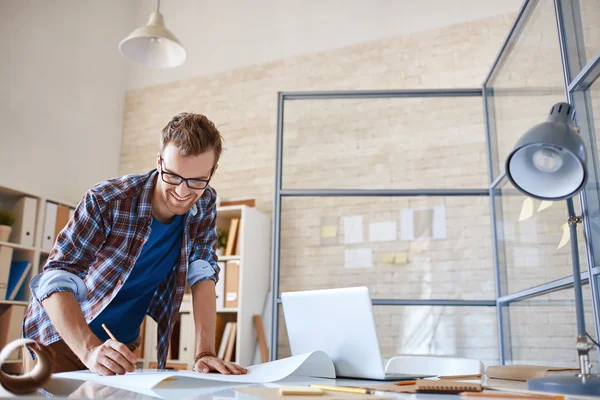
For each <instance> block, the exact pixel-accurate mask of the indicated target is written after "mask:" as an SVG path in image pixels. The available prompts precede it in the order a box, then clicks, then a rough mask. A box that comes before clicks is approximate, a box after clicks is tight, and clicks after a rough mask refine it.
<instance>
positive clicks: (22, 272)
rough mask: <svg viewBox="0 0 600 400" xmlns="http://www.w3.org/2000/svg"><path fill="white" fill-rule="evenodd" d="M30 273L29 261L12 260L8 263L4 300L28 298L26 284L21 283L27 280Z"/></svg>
mask: <svg viewBox="0 0 600 400" xmlns="http://www.w3.org/2000/svg"><path fill="white" fill-rule="evenodd" d="M30 273H31V261H13V262H11V264H10V274H9V276H8V287H7V289H6V300H24V301H27V300H29V298H28V297H29V296H28V295H27V285H23V283H24V282H25V281H26V280H28V279H27V278H28V277H29V274H30Z"/></svg>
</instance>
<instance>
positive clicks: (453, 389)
mask: <svg viewBox="0 0 600 400" xmlns="http://www.w3.org/2000/svg"><path fill="white" fill-rule="evenodd" d="M481 391H483V386H482V385H481V383H471V382H459V381H447V380H439V381H437V380H429V379H419V380H417V382H416V383H415V392H417V393H444V394H457V393H462V392H481Z"/></svg>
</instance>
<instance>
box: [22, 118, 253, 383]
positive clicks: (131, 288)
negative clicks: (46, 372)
mask: <svg viewBox="0 0 600 400" xmlns="http://www.w3.org/2000/svg"><path fill="white" fill-rule="evenodd" d="M221 150H222V138H221V135H220V133H219V131H218V130H217V129H216V128H215V126H214V124H213V123H212V122H211V121H209V120H208V119H207V118H206V117H205V116H203V115H199V114H188V113H182V114H179V115H177V116H176V117H175V118H173V120H171V121H170V122H169V123H168V124H167V126H166V127H165V128H164V129H163V131H162V138H161V145H160V152H159V153H158V156H157V158H156V169H154V170H152V171H150V172H148V173H145V174H141V175H126V176H123V177H120V178H116V179H112V180H109V181H106V182H101V183H99V184H97V185H96V186H94V187H92V188H91V189H90V190H89V191H88V192H87V193H86V195H85V196H84V197H83V199H82V200H81V202H80V203H79V205H78V206H77V209H76V210H75V214H74V216H73V218H72V219H71V220H70V221H69V223H68V224H67V226H66V227H65V229H63V230H62V232H61V233H60V234H59V235H58V238H57V240H56V243H55V245H54V248H53V250H52V252H51V254H50V257H49V259H48V262H47V263H46V265H45V267H44V270H43V272H42V273H41V274H39V275H37V276H35V277H34V278H33V279H32V281H31V285H30V286H31V292H32V300H31V303H30V304H29V307H28V309H27V314H26V316H25V320H24V323H23V334H24V336H25V337H27V338H31V339H35V340H38V341H39V342H41V343H43V344H45V345H47V346H48V348H49V350H50V351H51V353H52V354H53V355H54V367H53V372H63V371H72V370H79V369H86V368H87V369H90V370H91V371H93V372H96V373H98V374H101V375H114V374H124V373H125V372H126V371H128V372H131V371H133V370H134V369H135V366H136V362H137V359H136V357H135V356H134V354H133V353H132V351H133V350H135V348H136V347H137V346H138V344H139V340H140V339H139V334H140V324H141V323H142V321H143V319H144V317H145V315H146V314H148V315H150V316H151V317H152V318H154V319H155V320H156V321H157V323H158V367H159V368H161V369H162V368H164V367H165V363H166V358H167V351H168V345H169V342H170V336H171V332H172V329H173V326H174V324H175V319H176V316H177V313H178V311H179V308H180V305H181V300H182V297H183V293H184V290H185V283H186V278H187V283H188V284H189V286H190V288H191V291H192V299H193V300H192V301H193V310H194V321H195V326H196V359H195V365H194V369H195V370H197V371H200V372H204V373H206V372H209V371H217V372H220V373H222V374H243V373H246V370H245V369H243V368H241V367H239V366H237V365H236V364H233V363H229V362H224V361H223V360H220V359H218V358H217V357H216V355H215V351H214V350H215V349H214V346H215V324H216V300H215V282H216V281H217V280H218V278H219V267H218V266H217V263H216V261H217V256H216V254H215V243H216V240H217V235H216V226H215V223H216V192H215V190H214V189H213V188H212V187H210V186H209V185H208V184H209V181H210V179H211V178H212V176H213V175H214V172H215V170H216V169H217V166H218V161H219V157H220V155H221ZM103 324H106V326H107V328H108V329H109V331H110V332H111V333H112V334H113V335H114V337H115V339H116V340H112V339H110V338H109V336H108V335H107V332H105V330H104V329H103V327H102V325H103Z"/></svg>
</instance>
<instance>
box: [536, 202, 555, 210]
mask: <svg viewBox="0 0 600 400" xmlns="http://www.w3.org/2000/svg"><path fill="white" fill-rule="evenodd" d="M552 204H554V202H553V201H552V200H542V202H541V203H540V206H539V207H538V212H540V211H542V210H545V209H546V208H548V207H550V206H551V205H552Z"/></svg>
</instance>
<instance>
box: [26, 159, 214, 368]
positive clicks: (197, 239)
mask: <svg viewBox="0 0 600 400" xmlns="http://www.w3.org/2000/svg"><path fill="white" fill-rule="evenodd" d="M157 177H158V172H157V171H156V170H153V171H150V172H148V173H146V174H141V175H126V176H123V177H120V178H116V179H112V180H109V181H105V182H101V183H99V184H98V185H96V186H94V187H93V188H91V189H90V190H89V191H88V192H87V193H86V195H85V196H84V198H83V199H82V200H81V201H80V202H79V205H78V206H77V209H76V210H75V214H74V216H73V218H72V219H71V220H70V221H69V223H68V224H67V226H66V227H65V228H64V229H63V230H62V232H61V233H60V234H59V235H58V238H57V240H56V243H55V245H54V248H53V250H52V252H51V253H50V257H49V259H48V262H47V263H46V265H45V266H44V270H43V272H42V274H40V275H38V276H37V277H35V278H34V279H36V278H38V277H41V276H42V275H44V274H47V273H49V272H51V271H66V272H69V273H71V274H74V275H76V276H77V277H78V278H79V279H81V280H82V282H83V283H84V284H85V288H86V289H87V296H86V297H85V299H83V298H82V299H80V305H81V310H82V312H83V316H84V317H85V320H86V321H87V322H88V323H89V322H90V321H92V320H93V319H94V318H96V317H97V316H98V314H100V312H101V311H102V310H103V309H104V308H105V307H106V306H107V305H108V304H109V303H110V302H111V301H112V299H113V298H114V297H115V296H116V294H117V293H118V292H119V290H120V289H121V287H122V286H123V284H124V283H125V281H126V280H127V277H128V276H129V274H130V273H131V270H132V269H133V266H134V264H135V261H136V259H137V258H138V257H139V255H140V253H141V251H142V247H143V245H144V243H145V242H146V240H148V238H149V237H150V224H151V222H152V212H151V211H152V207H151V203H150V201H151V198H152V192H153V190H154V185H155V183H156V180H157ZM216 197H217V195H216V192H215V190H214V189H213V188H211V187H210V186H208V187H207V188H206V190H205V191H204V194H203V195H202V197H201V198H200V199H199V200H198V202H197V203H196V204H194V205H193V206H192V208H191V209H190V211H189V212H188V213H187V214H186V216H185V227H184V237H183V243H182V247H181V254H180V256H179V259H178V262H177V263H176V264H175V265H174V266H173V270H172V271H171V272H170V273H169V275H168V276H167V277H166V278H165V280H164V281H163V282H162V283H161V284H160V285H159V286H158V288H157V289H156V292H155V293H154V296H153V298H152V301H151V302H150V306H149V307H148V310H147V314H148V315H150V316H151V317H152V318H153V319H154V320H155V321H156V322H157V324H158V367H159V368H161V369H162V368H165V364H166V359H167V350H168V347H169V346H168V345H169V341H170V337H171V333H172V330H173V326H174V324H175V319H176V315H177V313H178V311H179V307H180V306H181V300H182V298H183V293H184V291H185V282H186V276H187V272H188V266H190V267H191V266H192V265H193V264H194V263H195V264H197V265H198V264H201V267H202V268H204V269H207V268H208V266H210V267H211V268H212V271H210V273H211V275H210V278H204V279H214V280H215V281H216V280H217V279H218V275H219V267H218V266H217V256H216V254H215V251H214V249H215V246H216V240H217V233H216V214H217V213H216ZM75 279H76V280H79V279H77V278H75ZM32 282H33V281H32ZM194 283H195V282H194ZM82 286H83V285H82ZM58 291H72V289H71V288H67V287H60V286H59V287H54V288H53V289H52V290H50V291H48V292H47V293H45V294H44V296H43V297H41V298H40V297H37V296H36V295H35V293H34V290H33V289H32V293H33V296H32V300H31V302H30V303H29V307H28V308H27V313H26V315H25V319H24V322H23V336H24V337H26V338H31V339H34V340H37V341H40V342H41V343H43V344H46V345H47V344H50V343H54V342H56V341H58V340H60V339H61V338H60V335H59V334H58V332H57V331H56V329H55V328H54V326H53V325H52V323H51V322H50V319H49V318H48V314H46V311H45V309H44V307H43V306H42V304H41V302H42V301H43V300H44V299H45V298H47V297H48V296H49V295H51V294H52V293H55V292H58Z"/></svg>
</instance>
